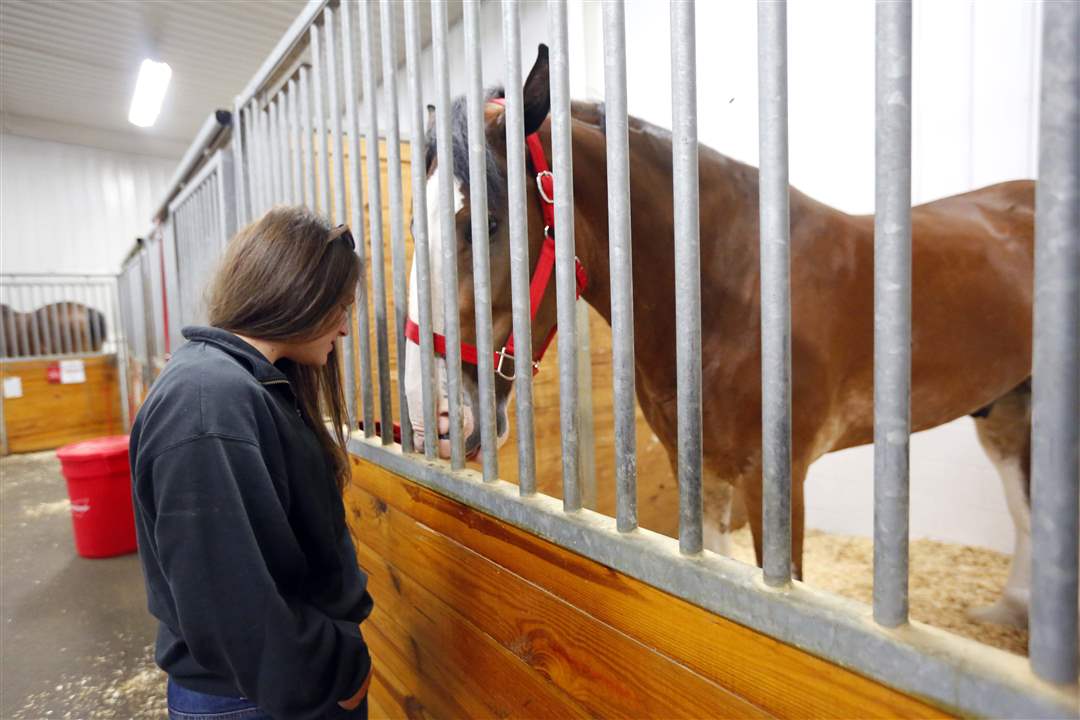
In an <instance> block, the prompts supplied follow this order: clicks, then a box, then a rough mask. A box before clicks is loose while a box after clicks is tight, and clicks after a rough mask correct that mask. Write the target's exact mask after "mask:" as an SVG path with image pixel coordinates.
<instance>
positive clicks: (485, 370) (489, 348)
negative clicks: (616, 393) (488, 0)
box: [463, 2, 561, 482]
mask: <svg viewBox="0 0 1080 720" xmlns="http://www.w3.org/2000/svg"><path fill="white" fill-rule="evenodd" d="M464 11H465V13H464V20H463V24H464V27H465V97H466V110H467V117H468V128H469V209H470V217H471V220H472V266H473V306H474V310H475V315H476V355H477V364H476V374H477V385H478V386H479V405H480V407H479V411H480V449H481V454H482V464H483V469H484V481H485V482H493V481H495V480H497V479H498V477H499V465H498V457H497V455H496V452H497V451H498V447H497V442H498V434H497V432H496V428H495V363H494V359H493V355H494V352H495V349H494V344H495V343H494V342H493V340H492V337H491V268H490V262H491V258H490V254H489V253H490V249H489V241H490V238H489V236H488V198H487V136H486V134H485V132H484V130H485V128H484V87H483V77H482V71H481V66H480V56H481V52H480V42H481V40H480V7H479V5H478V4H477V3H475V2H467V3H465V6H464ZM560 345H561V344H560ZM474 409H475V408H474Z"/></svg>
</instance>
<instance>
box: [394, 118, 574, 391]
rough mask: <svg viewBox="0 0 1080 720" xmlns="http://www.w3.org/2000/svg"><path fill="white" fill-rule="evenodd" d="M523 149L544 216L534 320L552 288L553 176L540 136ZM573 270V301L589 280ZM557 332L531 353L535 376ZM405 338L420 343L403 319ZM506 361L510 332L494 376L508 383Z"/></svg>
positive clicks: (532, 292)
mask: <svg viewBox="0 0 1080 720" xmlns="http://www.w3.org/2000/svg"><path fill="white" fill-rule="evenodd" d="M491 102H494V103H497V104H499V105H502V104H504V103H503V99H502V98H495V99H492V100H491ZM525 145H526V147H528V149H529V159H530V160H532V166H533V169H534V170H536V189H537V190H538V191H539V195H540V209H541V211H543V214H544V244H543V245H542V246H541V248H540V258H539V260H538V261H537V263H536V270H534V271H533V276H532V280H531V281H530V282H529V318H530V319H531V320H535V319H536V313H537V311H538V310H539V309H540V302H541V301H542V300H543V299H544V293H545V292H547V288H548V285H550V284H551V275H552V271H553V270H554V269H555V238H554V234H555V176H554V175H553V174H552V173H551V170H549V169H548V163H547V157H546V156H545V155H544V146H543V145H542V144H541V143H540V136H539V135H537V134H536V133H533V134H531V135H528V136H527V137H526V138H525ZM574 266H575V272H576V274H577V294H576V297H579V298H580V297H581V293H583V292H584V291H585V287H586V286H587V285H588V277H587V276H586V274H585V267H584V266H583V265H582V264H581V261H580V260H578V259H577V258H576V257H575V258H574ZM557 329H558V326H556V327H553V328H552V329H551V332H549V333H548V336H547V337H546V338H545V339H544V342H543V343H541V345H540V348H539V352H534V353H533V362H532V365H533V374H534V375H535V374H536V373H538V372H540V360H541V359H542V358H543V357H544V353H545V352H547V349H548V346H549V345H551V341H552V339H554V337H555V331H556V330H557ZM405 337H406V338H408V339H409V340H411V341H412V342H414V343H417V344H419V343H420V326H419V325H417V324H416V323H415V322H414V321H413V320H412V318H406V319H405ZM432 337H433V339H434V345H435V353H436V354H437V355H443V356H445V355H446V337H445V336H444V335H440V334H438V333H432ZM506 358H510V360H511V361H513V360H514V333H513V332H511V333H510V337H509V338H507V340H506V345H504V346H503V348H502V350H497V351H496V352H495V372H496V374H498V375H499V376H501V377H503V378H505V379H507V380H513V379H514V376H513V374H512V373H511V374H507V373H506V372H504V371H503V363H504V362H505V361H506ZM479 359H480V357H479V353H478V352H477V349H476V346H475V345H470V344H469V343H464V342H463V343H461V360H462V362H466V363H469V364H470V365H477V364H478V363H479Z"/></svg>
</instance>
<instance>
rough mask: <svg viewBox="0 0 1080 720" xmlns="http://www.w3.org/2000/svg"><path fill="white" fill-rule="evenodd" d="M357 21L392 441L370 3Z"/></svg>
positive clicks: (379, 334) (386, 421) (383, 386)
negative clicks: (360, 33) (360, 43)
mask: <svg viewBox="0 0 1080 720" xmlns="http://www.w3.org/2000/svg"><path fill="white" fill-rule="evenodd" d="M361 8H362V10H361V12H360V25H361V30H362V31H363V33H364V37H363V46H362V47H361V48H360V66H361V70H362V71H363V73H364V107H365V109H366V110H367V124H368V126H367V133H366V134H365V140H366V142H367V169H368V209H369V210H368V224H369V225H370V227H371V287H372V291H373V292H374V293H375V297H374V298H373V301H374V303H375V344H376V347H377V348H378V355H379V419H380V420H381V421H382V441H383V444H384V445H389V444H390V443H392V442H393V441H394V428H393V424H394V423H393V411H392V405H391V403H390V341H389V339H388V337H387V327H386V321H387V320H386V275H385V273H384V268H385V267H386V265H385V262H384V261H383V235H382V192H381V185H382V183H381V182H380V179H379V113H378V108H377V107H376V93H377V88H378V84H377V83H376V81H375V24H374V22H373V21H372V18H371V4H370V3H364V4H363V5H361Z"/></svg>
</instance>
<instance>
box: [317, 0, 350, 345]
mask: <svg viewBox="0 0 1080 720" xmlns="http://www.w3.org/2000/svg"><path fill="white" fill-rule="evenodd" d="M323 27H324V28H326V90H327V95H328V99H329V101H330V132H331V134H332V135H333V138H334V145H333V157H334V224H335V225H340V224H343V223H344V222H345V163H344V162H343V161H342V158H344V156H345V145H344V142H343V141H342V140H343V139H342V136H341V102H340V101H339V98H338V82H337V77H338V57H337V43H336V42H335V41H334V8H332V7H327V8H326V10H324V11H323ZM329 214H330V213H327V216H329ZM348 355H349V356H350V360H351V355H352V353H348Z"/></svg>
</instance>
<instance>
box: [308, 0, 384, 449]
mask: <svg viewBox="0 0 1080 720" xmlns="http://www.w3.org/2000/svg"><path fill="white" fill-rule="evenodd" d="M351 7H352V5H351V4H350V3H342V5H341V53H342V57H343V58H344V66H343V81H344V91H345V122H346V124H347V125H348V133H349V143H350V145H349V210H350V211H351V220H350V222H351V224H352V227H353V229H354V230H355V231H356V234H357V236H358V237H357V243H356V254H357V255H358V256H359V258H360V282H359V283H358V284H357V288H356V304H355V308H356V310H355V319H356V323H357V324H356V325H355V326H354V327H355V328H356V335H357V338H356V339H357V347H358V348H359V355H360V359H359V363H358V364H359V366H360V368H359V370H360V400H361V407H362V412H363V417H364V436H365V437H371V436H372V435H374V434H375V401H374V394H373V391H372V387H371V328H370V322H369V320H368V291H367V270H368V263H367V248H366V246H365V245H364V185H363V180H362V178H361V175H360V129H359V127H358V123H357V118H356V103H357V97H356V80H355V78H356V53H354V52H353V38H354V35H353V29H352V28H353V26H352V10H351ZM302 77H303V76H301V78H302ZM353 371H354V372H355V371H356V367H355V366H354V367H353ZM349 387H350V393H349V397H348V398H347V399H348V402H349V403H350V404H349V422H350V423H351V424H350V426H349V429H350V430H355V429H356V414H357V413H356V385H355V383H354V384H353V385H350V386H349Z"/></svg>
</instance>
